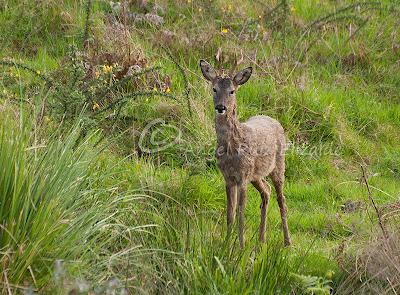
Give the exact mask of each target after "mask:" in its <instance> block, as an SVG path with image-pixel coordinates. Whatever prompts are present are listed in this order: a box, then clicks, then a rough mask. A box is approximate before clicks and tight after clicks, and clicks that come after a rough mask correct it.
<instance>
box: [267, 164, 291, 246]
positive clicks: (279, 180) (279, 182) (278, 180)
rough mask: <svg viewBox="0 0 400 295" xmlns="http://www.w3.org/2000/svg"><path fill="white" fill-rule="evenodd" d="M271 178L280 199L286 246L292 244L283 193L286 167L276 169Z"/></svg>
mask: <svg viewBox="0 0 400 295" xmlns="http://www.w3.org/2000/svg"><path fill="white" fill-rule="evenodd" d="M271 179H272V182H273V183H274V186H275V190H276V196H277V199H278V205H279V209H280V212H281V218H282V229H283V237H284V241H285V246H290V244H291V243H292V242H291V240H290V234H289V227H288V224H287V207H286V200H285V196H284V195H283V184H284V181H285V176H284V169H280V170H277V169H275V170H274V171H273V172H272V173H271Z"/></svg>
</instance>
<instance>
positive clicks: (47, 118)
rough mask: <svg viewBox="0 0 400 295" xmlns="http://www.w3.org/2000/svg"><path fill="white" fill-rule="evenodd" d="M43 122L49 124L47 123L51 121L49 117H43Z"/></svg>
mask: <svg viewBox="0 0 400 295" xmlns="http://www.w3.org/2000/svg"><path fill="white" fill-rule="evenodd" d="M43 120H44V121H45V122H46V123H49V122H50V121H51V119H50V118H49V116H44V117H43Z"/></svg>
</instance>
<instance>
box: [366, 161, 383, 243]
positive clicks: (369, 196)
mask: <svg viewBox="0 0 400 295" xmlns="http://www.w3.org/2000/svg"><path fill="white" fill-rule="evenodd" d="M361 171H362V178H363V180H364V183H365V186H366V187H367V190H368V199H369V200H370V201H371V203H372V206H373V207H374V210H375V213H376V216H377V217H378V222H379V226H380V228H381V230H382V233H383V236H384V237H385V239H387V238H388V235H387V232H386V230H385V227H384V225H383V222H382V217H381V214H380V212H379V209H378V207H377V206H376V204H375V200H374V198H373V197H372V192H371V189H370V187H369V184H368V178H367V175H366V172H365V168H364V166H363V165H361Z"/></svg>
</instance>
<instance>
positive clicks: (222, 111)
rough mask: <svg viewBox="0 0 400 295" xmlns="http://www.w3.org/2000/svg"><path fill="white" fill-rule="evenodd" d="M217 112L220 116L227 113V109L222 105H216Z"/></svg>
mask: <svg viewBox="0 0 400 295" xmlns="http://www.w3.org/2000/svg"><path fill="white" fill-rule="evenodd" d="M215 110H216V111H217V113H218V114H224V113H225V111H226V107H225V106H224V105H222V104H219V105H216V106H215Z"/></svg>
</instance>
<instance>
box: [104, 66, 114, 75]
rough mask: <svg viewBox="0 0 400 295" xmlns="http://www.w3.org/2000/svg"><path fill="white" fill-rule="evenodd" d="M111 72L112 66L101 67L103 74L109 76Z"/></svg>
mask: <svg viewBox="0 0 400 295" xmlns="http://www.w3.org/2000/svg"><path fill="white" fill-rule="evenodd" d="M112 71H113V67H112V66H107V65H104V66H103V72H104V73H106V74H110V73H112Z"/></svg>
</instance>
